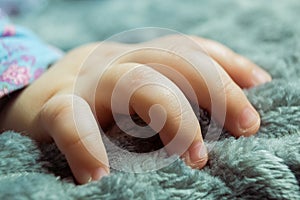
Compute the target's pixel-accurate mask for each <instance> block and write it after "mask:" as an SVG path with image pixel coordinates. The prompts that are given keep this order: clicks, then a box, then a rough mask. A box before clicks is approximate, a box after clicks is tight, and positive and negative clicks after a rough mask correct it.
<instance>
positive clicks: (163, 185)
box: [0, 0, 300, 199]
mask: <svg viewBox="0 0 300 200" xmlns="http://www.w3.org/2000/svg"><path fill="white" fill-rule="evenodd" d="M78 9H80V12H79V11H78ZM299 10H300V4H299V2H298V1H297V0H294V1H293V0H287V1H279V0H278V1H259V0H247V1H234V0H224V1H209V0H202V1H196V0H195V1H171V0H165V1H159V0H155V1H138V0H135V1H130V3H129V1H91V2H88V3H87V2H86V1H66V2H64V1H63V2H58V1H53V2H52V3H51V4H50V5H49V7H48V9H46V10H44V11H42V12H41V13H35V14H32V15H30V16H27V17H26V18H16V19H15V21H17V22H19V23H21V24H23V25H27V26H29V27H32V28H33V29H34V30H35V31H37V32H38V33H39V34H40V35H41V36H42V37H44V38H45V39H46V40H48V41H49V42H51V43H52V44H56V45H58V46H59V47H61V48H63V49H69V48H72V47H74V46H75V45H78V44H81V43H84V42H87V41H92V40H101V39H105V38H106V37H107V36H109V35H111V34H113V33H117V32H119V31H121V30H125V29H128V28H133V27H140V26H162V27H167V28H172V29H175V30H178V31H182V32H184V33H189V34H195V35H201V36H205V37H209V38H212V39H215V40H218V41H221V42H222V43H225V44H226V45H228V46H230V47H231V48H233V49H234V50H235V51H237V52H239V53H241V54H243V55H245V56H247V57H249V58H251V59H252V60H254V61H255V62H256V63H257V64H259V65H260V66H262V67H264V68H265V69H267V70H268V71H269V72H270V73H271V74H272V76H273V79H274V80H273V81H272V82H271V83H268V84H266V85H262V86H260V87H256V88H252V89H249V90H245V93H246V94H247V96H248V97H249V99H250V101H251V102H252V103H253V105H254V106H255V107H256V108H257V109H258V111H259V113H260V114H261V117H262V125H261V129H260V131H259V133H258V134H257V135H255V136H253V137H250V138H244V137H241V138H239V139H236V138H233V137H231V136H229V134H228V133H227V132H226V131H224V133H223V134H222V137H221V138H220V140H219V141H218V142H217V143H216V145H215V147H214V148H213V150H212V151H211V152H210V154H209V156H210V160H209V163H208V165H207V166H206V167H205V168H204V169H203V170H200V171H199V170H192V169H191V168H189V167H187V166H185V165H184V163H183V162H182V161H181V160H179V159H178V160H177V161H176V162H174V163H173V164H172V165H170V166H167V167H164V168H162V169H160V170H158V171H154V172H150V173H138V174H134V173H125V172H120V171H116V170H112V173H111V175H110V176H108V177H105V178H103V180H101V181H99V182H92V183H89V184H86V185H82V186H77V185H75V184H74V182H73V179H72V176H71V173H70V170H69V168H68V165H67V163H66V161H65V159H64V157H63V156H62V155H61V154H60V153H59V151H58V150H57V148H56V147H55V145H53V144H51V145H39V144H37V143H35V142H34V141H32V140H31V139H29V138H28V137H25V136H21V135H19V134H17V133H13V132H6V133H3V134H2V135H0V158H1V159H0V199H300V189H299V186H300V184H299V183H300V137H299V136H300V88H299V86H300V81H299V79H298V78H299V76H300V66H299V65H300V39H299V34H300V26H299V17H300V15H299V13H300V12H299ZM81 12H83V13H84V14H82V13H81ZM37 16H39V17H38V18H37ZM82 16H84V18H85V20H84V21H80V19H81V18H82ZM58 19H59V20H58ZM66 24H68V26H66ZM41 27H42V28H41ZM57 29H58V30H59V31H57ZM58 32H59V34H58ZM54 33H55V34H54ZM199 119H200V123H201V124H202V129H203V130H205V127H207V124H208V119H207V113H206V112H204V111H201V112H200V117H199ZM111 133H112V134H111V135H112V140H115V141H116V142H118V143H119V144H120V145H122V146H123V147H126V148H129V149H134V150H135V151H144V150H145V148H148V149H152V148H156V147H157V146H159V145H160V143H159V140H158V138H157V137H156V138H151V140H150V139H149V140H148V141H147V140H146V141H145V140H143V141H141V140H128V139H126V138H127V137H125V136H124V135H122V133H120V131H118V129H117V128H114V129H113V130H112V131H111ZM154 141H156V145H153V143H155V142H154ZM108 149H109V147H108ZM109 154H110V159H111V160H114V159H116V157H115V156H116V155H114V154H113V152H109ZM142 164H144V163H143V162H140V160H139V161H138V162H136V163H132V165H133V166H135V167H139V166H140V167H142V166H141V165H142ZM128 167H130V166H128Z"/></svg>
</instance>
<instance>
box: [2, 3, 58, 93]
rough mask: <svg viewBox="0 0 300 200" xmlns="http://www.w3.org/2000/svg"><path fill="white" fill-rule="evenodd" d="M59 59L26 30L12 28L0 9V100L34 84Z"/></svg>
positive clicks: (55, 52)
mask: <svg viewBox="0 0 300 200" xmlns="http://www.w3.org/2000/svg"><path fill="white" fill-rule="evenodd" d="M62 55H63V53H62V52H61V51H59V50H57V49H55V48H54V47H51V46H49V45H47V44H45V43H44V42H42V41H41V40H40V39H39V38H38V37H37V36H35V35H34V34H33V33H32V32H30V31H29V30H27V29H25V28H23V27H19V26H15V25H12V24H11V23H10V22H9V20H8V18H7V17H6V15H5V14H4V12H3V11H1V9H0V98H2V97H4V96H6V95H7V94H9V93H11V92H13V91H15V90H18V89H21V88H23V87H24V86H26V85H28V84H30V83H31V82H33V81H34V80H36V79H37V78H38V77H39V76H40V75H41V74H42V73H43V72H44V71H45V70H47V68H48V66H49V65H50V64H52V63H53V62H55V61H56V60H57V59H59V58H60V57H61V56H62Z"/></svg>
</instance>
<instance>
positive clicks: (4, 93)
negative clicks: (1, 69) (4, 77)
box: [0, 87, 9, 98]
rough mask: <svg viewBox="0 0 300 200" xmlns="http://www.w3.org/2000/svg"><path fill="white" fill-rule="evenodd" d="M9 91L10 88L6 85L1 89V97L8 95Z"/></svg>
mask: <svg viewBox="0 0 300 200" xmlns="http://www.w3.org/2000/svg"><path fill="white" fill-rule="evenodd" d="M8 93H9V92H8V89H7V88H6V87H5V88H3V89H1V90H0V98H2V97H4V96H5V95H7V94H8Z"/></svg>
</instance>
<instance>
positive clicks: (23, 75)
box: [0, 64, 30, 85]
mask: <svg viewBox="0 0 300 200" xmlns="http://www.w3.org/2000/svg"><path fill="white" fill-rule="evenodd" d="M0 80H1V81H5V82H8V83H10V84H15V85H27V84H28V83H29V80H30V71H29V68H27V67H22V66H18V65H16V64H12V65H10V66H9V67H8V68H7V69H6V70H5V71H4V73H3V74H2V75H1V76H0Z"/></svg>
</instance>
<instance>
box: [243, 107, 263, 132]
mask: <svg viewBox="0 0 300 200" xmlns="http://www.w3.org/2000/svg"><path fill="white" fill-rule="evenodd" d="M258 123H259V117H258V116H257V114H256V112H255V111H254V110H253V109H252V108H250V107H246V108H245V109H244V110H243V112H242V113H241V115H240V118H239V126H240V129H241V130H242V131H246V130H247V129H250V128H252V127H253V126H254V125H256V124H258Z"/></svg>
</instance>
